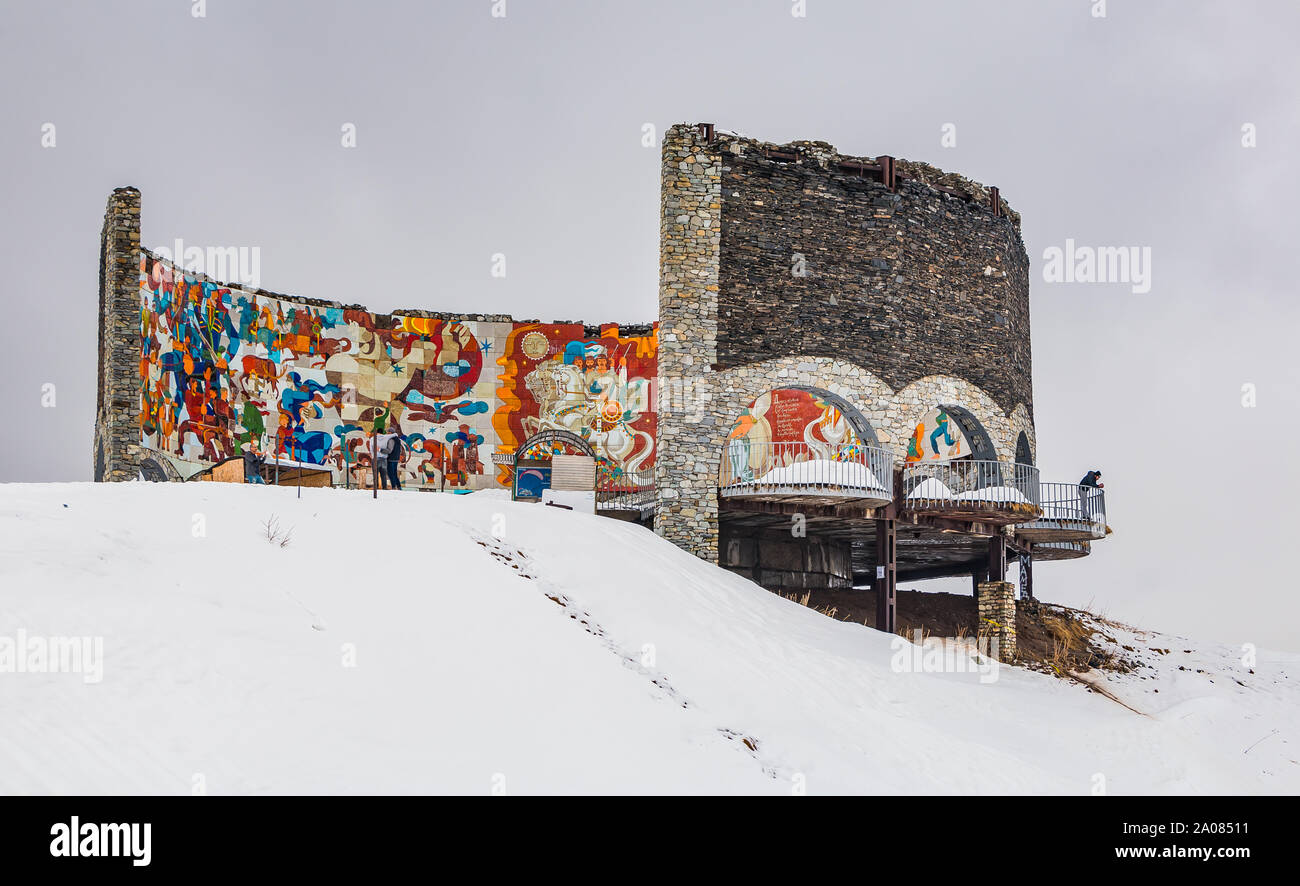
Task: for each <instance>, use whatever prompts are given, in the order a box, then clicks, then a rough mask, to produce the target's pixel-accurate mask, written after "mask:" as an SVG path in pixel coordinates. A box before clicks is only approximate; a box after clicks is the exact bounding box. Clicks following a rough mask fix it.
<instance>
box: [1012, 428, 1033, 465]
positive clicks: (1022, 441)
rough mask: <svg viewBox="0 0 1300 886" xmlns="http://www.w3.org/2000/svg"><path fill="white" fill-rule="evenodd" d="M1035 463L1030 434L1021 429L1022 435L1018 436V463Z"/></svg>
mask: <svg viewBox="0 0 1300 886" xmlns="http://www.w3.org/2000/svg"><path fill="white" fill-rule="evenodd" d="M1033 463H1034V452H1033V450H1032V449H1031V448H1030V446H1029V436H1028V435H1027V434H1026V433H1025V432H1024V431H1021V432H1020V436H1019V437H1017V438H1016V464H1018V465H1032V464H1033Z"/></svg>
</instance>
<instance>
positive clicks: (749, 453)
mask: <svg viewBox="0 0 1300 886" xmlns="http://www.w3.org/2000/svg"><path fill="white" fill-rule="evenodd" d="M893 465H894V457H893V454H892V453H890V452H887V451H885V450H883V449H878V448H876V447H872V446H866V445H863V444H860V443H850V444H824V445H821V444H810V443H754V442H751V441H748V440H740V441H736V440H733V441H731V442H730V443H729V444H728V445H727V448H726V450H725V451H724V452H723V458H722V470H721V474H720V478H719V484H718V496H719V497H720V498H723V499H740V500H746V501H754V502H770V503H787V504H797V505H804V506H810V507H812V506H817V507H820V506H834V505H845V504H852V505H856V506H859V507H863V508H868V509H870V508H879V507H883V506H885V505H887V504H889V503H890V502H891V501H893V492H892V491H891V486H892V483H893V470H894V468H893Z"/></svg>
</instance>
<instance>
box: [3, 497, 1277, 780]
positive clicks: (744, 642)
mask: <svg viewBox="0 0 1300 886" xmlns="http://www.w3.org/2000/svg"><path fill="white" fill-rule="evenodd" d="M272 515H275V516H276V518H277V520H278V526H279V529H280V534H279V536H278V540H277V541H275V542H272V541H270V540H268V532H267V529H266V526H265V524H266V523H267V521H268V518H270V517H271V516H272ZM0 528H2V530H3V532H2V534H0V539H3V541H0V545H2V546H3V549H2V553H0V575H2V580H0V640H4V639H8V641H9V648H10V651H11V652H13V650H14V647H15V639H16V638H17V637H18V635H19V632H20V631H22V632H24V636H26V637H35V636H41V637H47V638H59V637H65V638H66V637H72V638H77V637H85V638H99V639H100V640H101V641H102V675H101V676H102V679H99V680H98V681H89V680H88V679H87V677H88V675H83V674H78V673H59V672H53V673H51V672H45V673H41V672H35V673H34V672H32V671H31V670H26V671H22V672H18V671H16V670H15V669H14V668H13V667H9V668H7V669H4V670H3V671H2V672H0V707H2V709H3V710H4V712H5V717H4V728H3V729H0V793H4V794H14V793H50V792H52V793H73V792H76V793H136V792H139V793H146V792H147V793H160V794H189V793H192V792H195V791H198V790H202V791H206V792H208V793H213V794H232V793H239V794H242V793H317V792H318V793H326V792H366V793H371V792H374V793H387V792H410V793H423V792H464V793H477V794H482V793H489V792H491V791H493V790H503V791H505V792H507V793H537V792H559V793H579V792H655V793H658V792H683V793H713V792H738V793H770V794H789V793H791V792H792V790H793V791H798V790H806V791H807V792H808V793H814V794H815V793H838V792H868V793H888V792H907V793H916V792H925V793H938V792H944V793H948V792H958V793H966V792H971V793H976V792H991V793H1014V792H1051V793H1072V794H1088V793H1092V792H1093V791H1094V790H1095V789H1096V786H1097V784H1098V778H1099V777H1100V778H1101V779H1102V780H1103V783H1104V786H1105V790H1106V791H1107V792H1109V793H1145V792H1171V793H1197V792H1278V793H1295V792H1297V791H1300V765H1297V763H1296V758H1297V754H1296V749H1295V743H1296V739H1297V721H1298V720H1300V706H1298V705H1297V704H1296V702H1297V700H1298V698H1297V691H1296V688H1295V683H1296V682H1297V681H1296V680H1294V679H1292V677H1293V676H1294V675H1295V673H1296V665H1297V659H1298V658H1300V657H1298V656H1294V655H1278V654H1266V653H1262V652H1261V653H1259V657H1258V661H1257V662H1255V663H1254V667H1253V673H1252V672H1251V669H1250V668H1248V667H1246V666H1244V665H1243V664H1242V663H1241V662H1240V661H1239V657H1240V652H1239V651H1238V650H1236V649H1232V648H1228V647H1198V646H1194V645H1193V644H1191V643H1190V642H1187V641H1183V640H1178V639H1174V638H1169V637H1161V636H1159V635H1154V634H1136V633H1134V634H1130V635H1125V638H1126V639H1124V640H1123V642H1125V643H1126V644H1128V645H1132V646H1133V648H1134V650H1135V652H1134V653H1133V654H1135V655H1138V656H1139V657H1142V658H1143V660H1144V661H1146V662H1147V663H1148V666H1147V667H1145V668H1143V669H1142V670H1140V671H1139V672H1137V673H1135V674H1132V675H1129V676H1124V677H1118V676H1111V677H1098V679H1103V680H1105V682H1106V688H1107V689H1108V691H1110V692H1112V693H1113V694H1114V695H1115V696H1116V697H1117V698H1120V699H1122V700H1123V701H1124V702H1125V703H1126V704H1128V705H1131V706H1132V707H1133V708H1136V709H1137V710H1138V711H1140V712H1142V713H1134V712H1133V711H1130V710H1128V709H1126V708H1125V707H1123V706H1121V705H1120V704H1117V703H1116V702H1115V701H1112V700H1109V699H1107V698H1105V697H1103V696H1101V695H1099V694H1094V693H1090V692H1088V691H1087V690H1085V689H1084V688H1082V687H1081V686H1079V685H1076V684H1071V683H1067V682H1066V681H1062V680H1058V679H1055V678H1052V677H1048V676H1043V675H1040V674H1035V673H1029V672H1026V671H1023V670H1020V669H1017V668H1012V667H1003V668H1001V669H1000V671H999V672H998V674H997V679H996V681H994V682H981V679H980V676H979V675H978V674H976V673H973V672H965V673H922V672H915V671H913V672H900V669H899V667H898V659H899V654H898V649H897V648H896V647H897V643H898V642H899V641H897V639H896V638H893V637H891V636H888V635H885V634H881V633H878V632H876V631H874V630H871V629H869V628H866V627H863V626H861V625H854V624H848V623H845V622H837V621H835V620H833V619H830V618H827V617H825V616H823V615H820V614H818V613H816V612H814V611H812V610H810V609H807V608H804V607H802V606H799V605H798V604H796V603H794V602H791V601H789V600H785V599H782V598H781V597H778V596H775V595H773V594H770V593H768V592H766V591H764V590H762V589H761V588H759V587H757V586H756V585H753V584H751V583H750V582H748V581H746V580H744V579H742V578H740V577H738V576H735V575H732V574H730V573H728V572H725V571H723V570H721V569H718V568H716V567H714V566H712V565H709V564H707V563H704V562H702V561H700V560H697V559H695V558H694V557H692V556H690V555H688V554H686V553H684V552H682V551H680V550H678V549H677V548H675V547H673V546H672V545H670V544H669V543H667V542H665V541H663V540H662V539H659V538H657V537H656V536H655V535H653V534H652V533H651V532H648V531H647V530H645V529H642V528H640V527H637V526H635V525H631V524H627V523H622V522H619V521H615V520H609V519H604V518H600V517H596V516H592V515H586V514H581V513H577V512H574V511H567V510H562V509H557V508H549V507H544V506H541V505H526V504H516V503H512V502H510V501H509V500H506V499H505V498H503V496H502V495H500V494H495V493H475V494H472V495H463V496H452V495H437V494H425V493H415V492H411V493H400V494H388V495H382V496H381V498H380V499H379V500H378V501H373V500H372V499H371V497H370V495H369V493H362V492H355V491H354V492H347V491H343V490H327V489H304V490H302V498H301V500H299V499H297V498H295V491H294V490H293V489H291V488H280V489H276V488H262V487H245V486H237V485H229V486H228V485H222V484H216V483H204V484H197V483H190V484H145V483H130V484H117V485H107V484H106V485H94V484H49V485H35V484H33V485H7V486H0ZM290 530H291V536H290V537H289V540H288V542H287V543H283V544H282V543H281V542H282V541H283V535H284V533H285V532H288V531H290ZM906 651H907V650H904V652H906ZM11 664H12V662H11Z"/></svg>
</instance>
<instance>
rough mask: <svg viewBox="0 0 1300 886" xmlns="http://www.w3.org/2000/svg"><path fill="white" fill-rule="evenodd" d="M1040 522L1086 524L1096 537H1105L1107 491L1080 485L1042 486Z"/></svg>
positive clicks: (1045, 484)
mask: <svg viewBox="0 0 1300 886" xmlns="http://www.w3.org/2000/svg"><path fill="white" fill-rule="evenodd" d="M1039 489H1040V496H1041V503H1042V506H1043V515H1042V516H1041V517H1040V518H1039V519H1040V520H1051V521H1054V522H1056V523H1080V524H1086V526H1087V528H1088V529H1089V531H1090V532H1091V533H1092V535H1093V537H1094V538H1104V537H1105V536H1106V491H1105V490H1104V489H1101V488H1099V487H1096V486H1083V485H1081V484H1078V483H1041V484H1039Z"/></svg>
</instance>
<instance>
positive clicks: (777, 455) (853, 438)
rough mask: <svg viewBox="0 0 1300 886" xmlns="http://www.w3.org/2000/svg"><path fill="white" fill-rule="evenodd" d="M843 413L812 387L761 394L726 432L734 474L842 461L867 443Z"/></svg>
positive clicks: (728, 451) (747, 474)
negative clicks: (812, 389) (813, 461)
mask: <svg viewBox="0 0 1300 886" xmlns="http://www.w3.org/2000/svg"><path fill="white" fill-rule="evenodd" d="M863 445H864V444H863V441H862V440H860V439H859V437H858V435H857V433H856V432H855V431H854V430H853V426H852V425H851V424H850V423H849V421H848V419H847V418H846V417H845V415H844V413H843V412H841V411H840V409H839V408H838V407H836V406H835V404H833V403H831V402H830V401H829V400H826V399H823V398H822V397H819V396H818V395H817V394H816V393H814V392H812V391H804V390H797V389H793V388H777V389H775V390H772V391H768V392H767V393H765V394H763V395H761V396H759V397H758V398H757V399H756V400H754V402H753V403H751V404H749V406H748V407H747V408H746V409H745V411H744V412H742V413H741V415H740V417H739V418H737V419H736V422H735V424H733V425H732V426H731V431H730V433H729V434H728V435H727V459H728V461H729V463H730V470H731V473H730V476H732V477H737V478H743V477H748V476H750V475H752V474H754V473H755V472H763V471H767V470H771V468H772V467H774V466H776V467H779V466H781V465H788V464H793V463H795V462H800V461H811V460H830V461H843V460H848V459H852V458H854V457H855V456H857V455H859V453H860V450H861V448H862V447H863Z"/></svg>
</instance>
